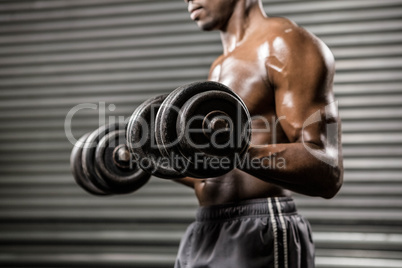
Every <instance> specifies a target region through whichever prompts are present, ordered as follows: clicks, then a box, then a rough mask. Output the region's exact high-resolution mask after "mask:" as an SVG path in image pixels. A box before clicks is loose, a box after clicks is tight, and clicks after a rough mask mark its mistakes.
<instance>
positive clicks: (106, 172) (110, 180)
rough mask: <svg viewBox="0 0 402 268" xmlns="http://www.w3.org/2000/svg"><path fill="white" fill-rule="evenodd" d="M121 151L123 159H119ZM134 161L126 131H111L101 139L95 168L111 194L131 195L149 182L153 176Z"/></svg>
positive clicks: (96, 153)
mask: <svg viewBox="0 0 402 268" xmlns="http://www.w3.org/2000/svg"><path fill="white" fill-rule="evenodd" d="M119 150H120V152H121V153H122V155H123V156H124V157H123V158H122V159H120V158H119V157H118V155H119ZM132 160H133V159H132V158H131V155H130V152H129V150H128V148H127V146H126V139H125V131H124V130H116V131H111V132H109V133H108V134H106V135H105V136H104V137H103V138H101V139H100V141H99V143H98V146H97V147H96V152H95V168H96V172H97V174H98V176H99V177H100V178H102V180H103V181H104V182H105V183H106V184H107V185H108V187H109V189H110V190H111V192H113V193H116V194H124V193H131V192H134V191H136V190H137V189H139V188H140V187H142V186H143V185H144V184H145V183H147V182H148V180H149V178H150V177H151V175H150V174H148V173H147V172H145V171H143V170H142V169H141V168H140V167H139V166H138V165H137V164H136V163H135V162H134V161H132Z"/></svg>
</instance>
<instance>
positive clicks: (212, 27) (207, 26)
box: [197, 21, 216, 32]
mask: <svg viewBox="0 0 402 268" xmlns="http://www.w3.org/2000/svg"><path fill="white" fill-rule="evenodd" d="M197 25H198V27H199V28H200V29H201V30H203V31H207V32H209V31H213V30H215V29H216V27H215V25H214V24H213V23H208V22H202V21H197Z"/></svg>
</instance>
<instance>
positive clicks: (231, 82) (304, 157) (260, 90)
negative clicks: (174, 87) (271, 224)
mask: <svg viewBox="0 0 402 268" xmlns="http://www.w3.org/2000/svg"><path fill="white" fill-rule="evenodd" d="M186 2H187V3H188V9H189V12H190V13H191V18H192V19H193V20H194V21H195V22H196V23H197V25H198V26H199V27H200V28H201V29H203V30H207V31H210V30H219V31H220V34H221V40H222V45H223V54H222V55H221V56H220V57H218V58H217V59H216V60H215V62H214V63H213V64H212V66H211V69H210V73H209V77H208V79H209V80H211V81H217V82H220V83H223V84H225V85H226V86H228V87H229V88H231V89H232V90H233V91H234V92H236V93H237V94H238V95H239V96H240V97H241V98H242V99H243V100H244V102H245V104H246V106H247V108H248V109H249V111H250V115H251V116H252V118H253V122H252V129H253V132H252V141H251V144H250V146H249V149H248V154H249V159H257V160H261V159H263V158H264V157H265V158H266V157H269V156H270V157H271V158H270V159H271V160H272V161H271V164H270V165H269V167H267V165H263V164H261V165H260V166H255V165H253V166H252V167H250V166H249V167H247V166H243V167H242V169H241V170H240V169H234V170H233V171H231V172H229V173H228V174H226V175H224V176H221V177H216V178H208V179H194V178H183V179H180V180H177V181H178V182H180V183H183V184H185V185H187V186H190V187H193V188H194V190H195V193H196V195H197V198H198V200H199V203H200V205H201V206H206V205H216V204H223V203H231V202H236V201H241V200H246V199H253V198H265V197H276V196H288V195H290V191H294V192H298V193H301V194H304V195H309V196H320V197H323V198H332V197H333V196H335V194H336V193H337V192H338V190H339V189H340V187H341V185H342V180H343V166H342V153H341V142H340V138H341V134H340V131H341V129H340V119H339V117H338V115H337V112H336V106H335V105H334V104H333V102H334V95H333V91H332V86H333V77H334V72H335V67H334V58H333V55H332V53H331V52H330V51H329V49H328V48H327V47H326V45H325V44H324V43H322V42H321V41H320V40H319V39H318V38H317V37H315V36H314V35H312V34H311V33H309V32H307V31H306V30H304V29H303V28H301V27H298V26H297V25H296V24H294V23H293V22H291V21H290V20H287V19H284V18H268V17H267V16H266V15H265V13H264V11H263V9H262V5H261V2H260V0H194V1H187V0H186ZM317 111H318V114H319V115H321V117H320V119H321V120H320V121H318V122H315V123H313V124H309V125H308V126H306V127H304V128H303V124H305V122H306V120H307V119H308V118H309V117H310V116H311V115H312V114H314V113H316V112H317ZM334 123H336V124H337V126H338V129H337V132H335V133H333V132H331V133H329V134H332V136H335V137H336V138H337V141H338V142H337V143H333V142H332V143H331V142H328V139H329V134H328V135H327V133H326V132H327V126H328V124H334ZM333 138H334V137H332V139H333ZM306 147H307V148H309V149H310V150H307V148H306ZM311 151H313V153H316V154H320V156H321V159H319V158H317V157H315V156H314V155H313V153H311ZM323 158H324V159H326V160H327V162H325V161H322V159H323ZM275 160H276V162H280V164H278V163H276V164H274V163H273V161H275ZM261 163H264V162H261ZM328 163H336V164H328ZM289 190H290V191H289Z"/></svg>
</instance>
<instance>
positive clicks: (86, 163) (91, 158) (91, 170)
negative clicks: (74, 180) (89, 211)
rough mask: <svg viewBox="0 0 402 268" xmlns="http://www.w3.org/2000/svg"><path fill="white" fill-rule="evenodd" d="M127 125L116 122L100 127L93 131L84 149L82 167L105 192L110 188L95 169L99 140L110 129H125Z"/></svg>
mask: <svg viewBox="0 0 402 268" xmlns="http://www.w3.org/2000/svg"><path fill="white" fill-rule="evenodd" d="M124 128H125V126H124V125H123V124H119V123H114V124H109V125H104V126H101V127H99V128H98V129H97V130H95V131H94V132H92V133H91V134H90V135H89V136H88V138H87V140H86V145H87V146H86V147H85V148H84V149H83V151H82V169H83V172H84V174H85V176H86V177H87V178H89V180H90V181H91V182H92V183H93V184H94V185H95V186H96V187H97V188H99V189H101V190H102V191H104V192H107V193H109V192H110V188H109V186H108V185H107V183H105V181H103V179H102V178H101V177H100V176H98V174H97V172H96V170H95V151H96V147H97V146H98V143H99V140H100V139H102V138H103V137H104V136H105V135H106V134H108V133H109V132H110V131H114V130H117V129H124Z"/></svg>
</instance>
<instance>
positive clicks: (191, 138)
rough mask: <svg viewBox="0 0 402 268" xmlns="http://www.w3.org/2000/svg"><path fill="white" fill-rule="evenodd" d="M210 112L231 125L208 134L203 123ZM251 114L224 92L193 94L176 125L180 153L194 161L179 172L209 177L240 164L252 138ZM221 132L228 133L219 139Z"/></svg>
mask: <svg viewBox="0 0 402 268" xmlns="http://www.w3.org/2000/svg"><path fill="white" fill-rule="evenodd" d="M211 113H215V114H217V115H219V116H218V117H219V118H221V119H223V118H224V119H225V120H224V122H227V123H228V124H227V127H225V128H223V129H220V130H218V131H217V132H215V133H210V134H211V135H206V133H205V132H209V131H211V129H209V128H208V129H205V128H204V127H205V126H204V124H203V123H205V118H206V117H207V115H210V114H211ZM248 115H249V114H248V112H247V111H246V110H245V109H244V107H243V106H242V105H241V103H240V102H239V101H238V99H237V98H235V97H234V96H233V95H231V94H228V93H226V92H223V91H215V90H212V91H207V92H203V93H199V94H196V95H195V96H193V97H191V98H190V99H189V100H188V101H187V102H186V103H185V104H184V105H183V106H182V108H181V110H180V112H179V119H178V120H177V125H176V131H177V135H178V137H179V145H180V146H179V150H180V153H181V155H182V156H183V157H185V158H186V159H187V160H188V163H191V165H189V164H188V165H187V170H183V171H182V170H180V171H181V172H182V173H184V174H185V175H187V176H196V177H199V178H208V177H211V176H221V175H223V174H225V173H227V172H229V171H230V170H231V169H233V168H234V167H235V165H238V164H240V162H241V161H242V160H243V156H244V153H245V152H246V150H245V149H246V148H247V147H248V144H249V142H250V138H251V131H250V121H251V119H250V117H249V116H248ZM207 121H209V120H207ZM222 130H225V131H224V132H222ZM222 133H224V134H225V135H224V136H223V138H221V139H219V135H221V136H222Z"/></svg>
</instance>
